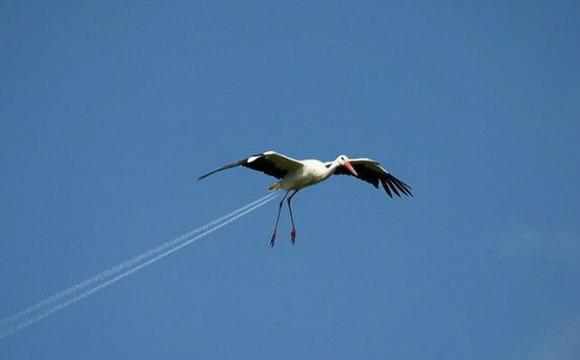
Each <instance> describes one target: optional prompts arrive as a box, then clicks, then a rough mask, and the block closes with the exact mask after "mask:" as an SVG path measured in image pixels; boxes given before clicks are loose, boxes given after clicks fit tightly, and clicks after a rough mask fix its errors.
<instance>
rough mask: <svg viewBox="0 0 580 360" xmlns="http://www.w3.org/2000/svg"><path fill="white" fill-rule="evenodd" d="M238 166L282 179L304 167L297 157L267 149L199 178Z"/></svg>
mask: <svg viewBox="0 0 580 360" xmlns="http://www.w3.org/2000/svg"><path fill="white" fill-rule="evenodd" d="M237 166H244V167H247V168H250V169H252V170H257V171H261V172H263V173H264V174H267V175H270V176H273V177H275V178H277V179H280V178H283V177H284V175H286V174H287V173H288V172H291V171H294V170H296V169H298V168H300V167H302V163H301V162H300V161H298V160H296V159H293V158H291V157H289V156H286V155H282V154H279V153H277V152H275V151H266V152H265V153H262V154H256V155H252V156H250V157H248V158H246V159H242V160H239V161H236V162H233V163H231V164H227V165H224V166H222V167H221V168H219V169H216V170H214V171H210V172H208V173H207V174H204V175H202V176H200V177H199V178H198V179H199V180H201V179H205V178H206V177H208V176H210V175H212V174H215V173H216V172H218V171H222V170H226V169H231V168H233V167H237Z"/></svg>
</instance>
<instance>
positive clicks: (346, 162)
mask: <svg viewBox="0 0 580 360" xmlns="http://www.w3.org/2000/svg"><path fill="white" fill-rule="evenodd" d="M344 167H346V168H347V169H348V171H350V172H351V173H352V174H353V175H354V176H358V173H357V172H356V170H355V169H354V168H353V167H352V165H351V164H350V161H348V160H345V161H344Z"/></svg>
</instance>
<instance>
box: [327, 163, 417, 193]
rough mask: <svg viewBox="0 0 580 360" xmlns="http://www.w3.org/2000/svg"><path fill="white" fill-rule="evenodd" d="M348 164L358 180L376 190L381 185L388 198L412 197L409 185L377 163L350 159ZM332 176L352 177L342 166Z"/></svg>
mask: <svg viewBox="0 0 580 360" xmlns="http://www.w3.org/2000/svg"><path fill="white" fill-rule="evenodd" d="M328 164H330V163H326V165H327V166H329V165H328ZM350 164H351V165H352V167H353V168H354V169H355V170H356V172H357V173H358V176H357V178H358V179H361V180H364V181H366V182H368V183H370V184H372V185H373V186H374V187H376V188H377V189H378V188H379V183H381V184H382V185H383V188H384V189H385V192H386V193H387V195H389V196H390V197H393V194H395V195H397V196H399V197H401V194H403V195H406V196H411V197H412V196H413V194H412V193H411V190H412V189H411V187H410V186H409V185H407V184H405V183H404V182H402V181H401V180H399V179H397V178H396V177H394V176H393V175H391V174H390V173H389V172H388V171H387V170H385V169H384V168H383V167H382V166H381V164H379V163H378V162H376V161H374V160H371V159H352V160H350ZM334 174H335V175H351V176H353V175H352V173H351V172H350V171H349V170H348V169H347V168H345V167H344V166H339V167H338V168H336V170H335V172H334Z"/></svg>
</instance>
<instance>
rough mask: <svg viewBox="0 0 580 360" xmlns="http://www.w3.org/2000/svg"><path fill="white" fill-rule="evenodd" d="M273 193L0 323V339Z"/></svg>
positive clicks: (268, 197) (237, 215)
mask: <svg viewBox="0 0 580 360" xmlns="http://www.w3.org/2000/svg"><path fill="white" fill-rule="evenodd" d="M277 196H278V195H277V194H276V193H272V194H268V195H266V196H264V197H262V198H260V199H258V200H256V201H254V202H252V203H250V204H248V205H246V206H243V207H241V208H239V209H237V210H234V211H232V212H231V213H229V214H227V215H224V216H222V217H220V218H219V219H217V220H214V221H212V222H210V223H209V224H206V225H204V226H201V227H199V228H197V229H195V230H193V231H190V232H188V233H186V234H184V235H182V236H179V237H177V238H175V239H173V240H171V241H168V242H166V243H164V244H162V245H159V246H158V247H156V248H154V249H151V250H149V251H147V252H145V253H143V254H141V255H138V256H135V257H133V258H131V259H128V260H126V261H124V262H122V263H120V264H118V265H116V266H113V267H112V268H110V269H108V270H105V271H102V272H100V273H98V274H97V275H94V276H93V277H91V278H89V279H86V280H84V281H81V282H79V283H78V284H76V285H73V286H71V287H69V288H67V289H65V290H63V291H61V292H59V293H57V294H55V295H53V296H51V297H49V298H47V299H45V300H43V301H41V302H39V303H37V304H35V305H32V306H30V307H29V308H27V309H24V310H22V311H20V312H18V313H16V314H14V315H12V316H10V317H7V318H5V319H3V320H1V321H0V339H2V338H4V337H6V336H8V335H11V334H13V333H15V332H17V331H19V330H21V329H23V328H25V327H27V326H29V325H32V324H34V323H36V322H38V321H40V320H41V319H43V318H45V317H47V316H49V315H51V314H54V313H55V312H57V311H59V310H61V309H64V308H66V307H68V306H69V305H72V304H73V303H75V302H77V301H79V300H82V299H84V298H85V297H87V296H89V295H91V294H93V293H95V292H97V291H99V290H101V289H103V288H105V287H107V286H109V285H111V284H113V283H115V282H117V281H119V280H121V279H123V278H124V277H126V276H128V275H131V274H132V273H134V272H136V271H138V270H141V269H143V268H144V267H146V266H149V265H151V264H153V263H155V262H157V261H158V260H160V259H162V258H164V257H166V256H167V255H169V254H171V253H173V252H175V251H177V250H179V249H181V248H183V247H185V246H187V245H189V244H191V243H192V242H194V241H196V240H198V239H201V238H202V237H204V236H206V235H208V234H210V233H212V232H214V231H216V230H218V229H219V228H221V227H223V226H226V225H227V224H229V223H231V222H232V221H235V220H237V219H239V218H240V217H242V216H244V215H246V214H248V213H250V212H252V211H254V210H256V209H257V208H259V207H261V206H263V205H266V204H267V203H269V202H270V201H272V200H274V198H276V197H277Z"/></svg>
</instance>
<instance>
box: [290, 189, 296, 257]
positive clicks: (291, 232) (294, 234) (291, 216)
mask: <svg viewBox="0 0 580 360" xmlns="http://www.w3.org/2000/svg"><path fill="white" fill-rule="evenodd" d="M296 193H298V190H296V191H294V192H293V193H292V195H290V197H289V198H288V210H290V221H292V231H290V241H291V242H292V245H294V242H295V241H296V227H295V226H294V216H293V215H292V205H291V204H290V201H292V198H293V197H294V195H296Z"/></svg>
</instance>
